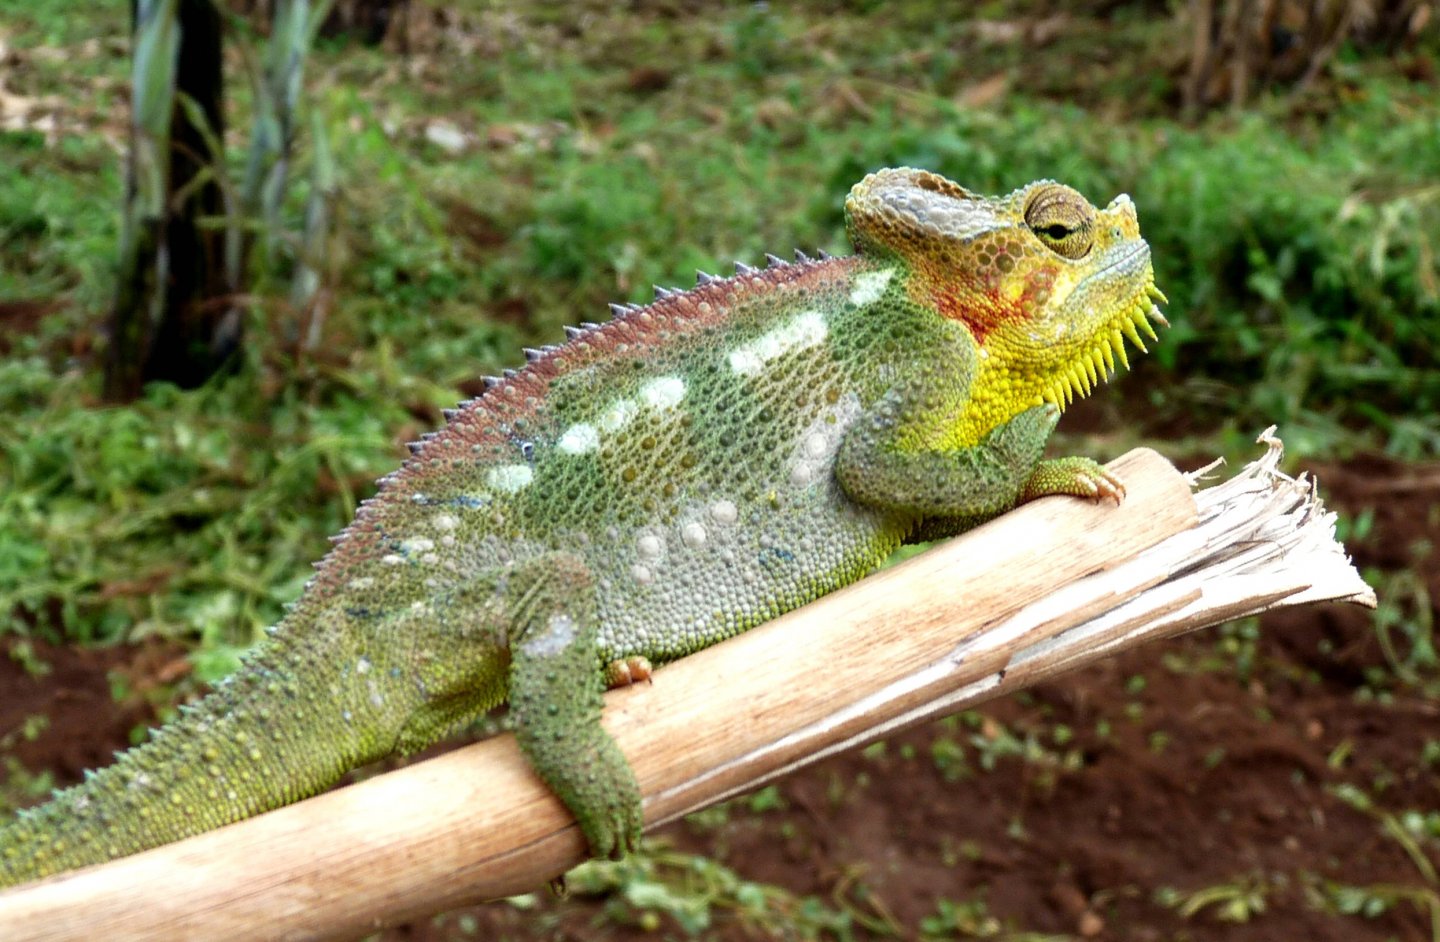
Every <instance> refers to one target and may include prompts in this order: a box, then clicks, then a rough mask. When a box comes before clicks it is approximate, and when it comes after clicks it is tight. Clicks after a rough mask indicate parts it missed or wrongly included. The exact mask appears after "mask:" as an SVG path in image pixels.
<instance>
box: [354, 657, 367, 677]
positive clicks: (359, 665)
mask: <svg viewBox="0 0 1440 942" xmlns="http://www.w3.org/2000/svg"><path fill="white" fill-rule="evenodd" d="M355 673H357V674H368V673H370V659H369V658H368V657H362V658H360V659H359V660H358V661H356V662H355Z"/></svg>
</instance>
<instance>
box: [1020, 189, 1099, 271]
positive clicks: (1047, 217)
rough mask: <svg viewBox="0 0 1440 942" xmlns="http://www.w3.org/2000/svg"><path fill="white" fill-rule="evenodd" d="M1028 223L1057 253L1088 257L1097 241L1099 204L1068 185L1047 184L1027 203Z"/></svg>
mask: <svg viewBox="0 0 1440 942" xmlns="http://www.w3.org/2000/svg"><path fill="white" fill-rule="evenodd" d="M1025 225H1026V226H1027V227H1029V229H1030V231H1031V232H1033V233H1035V235H1036V237H1038V238H1039V239H1040V241H1041V242H1043V243H1045V245H1046V246H1047V247H1048V248H1049V249H1050V250H1051V251H1053V252H1054V253H1055V254H1057V255H1060V256H1063V257H1065V258H1071V259H1077V258H1084V257H1085V256H1086V255H1088V254H1089V252H1090V247H1091V246H1092V245H1093V244H1094V242H1095V234H1094V227H1095V207H1093V206H1091V205H1090V202H1089V201H1088V200H1086V199H1085V197H1083V196H1081V195H1080V194H1079V193H1076V192H1075V191H1074V190H1072V189H1070V188H1069V187H1068V186H1061V185H1060V184H1058V183H1051V184H1047V185H1045V186H1041V187H1039V188H1037V189H1036V190H1035V192H1034V193H1033V194H1031V196H1030V199H1029V201H1028V202H1027V203H1026V205H1025Z"/></svg>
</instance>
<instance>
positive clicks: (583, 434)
mask: <svg viewBox="0 0 1440 942" xmlns="http://www.w3.org/2000/svg"><path fill="white" fill-rule="evenodd" d="M556 445H557V447H559V449H560V450H561V451H563V452H565V454H567V455H583V454H586V453H588V452H592V451H594V450H595V449H597V448H599V447H600V433H599V432H598V431H597V430H596V429H595V426H593V425H591V424H589V423H588V422H576V423H575V424H574V425H572V426H570V427H569V428H567V429H566V430H565V432H564V434H563V435H561V436H560V441H558V442H557V443H556Z"/></svg>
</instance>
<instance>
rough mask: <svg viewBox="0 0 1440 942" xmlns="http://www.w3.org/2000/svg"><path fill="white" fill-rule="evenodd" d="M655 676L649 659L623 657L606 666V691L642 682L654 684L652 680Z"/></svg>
mask: <svg viewBox="0 0 1440 942" xmlns="http://www.w3.org/2000/svg"><path fill="white" fill-rule="evenodd" d="M653 674H654V668H653V667H651V666H650V659H649V658H647V657H639V656H636V657H622V658H620V659H619V660H615V661H611V662H610V663H609V664H607V665H606V666H605V689H606V690H614V689H615V688H617V687H628V686H630V685H631V684H638V683H640V682H642V681H644V682H647V683H652V684H653V683H654V682H655V681H654V680H653V678H652V675H653Z"/></svg>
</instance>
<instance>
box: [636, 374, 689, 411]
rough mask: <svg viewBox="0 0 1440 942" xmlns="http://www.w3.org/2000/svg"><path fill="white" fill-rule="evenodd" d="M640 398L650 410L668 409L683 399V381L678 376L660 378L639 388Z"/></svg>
mask: <svg viewBox="0 0 1440 942" xmlns="http://www.w3.org/2000/svg"><path fill="white" fill-rule="evenodd" d="M640 398H641V399H643V400H644V401H645V404H646V405H647V406H649V407H650V408H652V409H669V408H671V407H673V406H677V405H679V404H680V400H681V399H684V398H685V381H684V380H683V379H681V378H680V377H678V376H661V377H660V378H659V379H652V380H650V382H648V383H646V384H645V385H644V386H641V387H640Z"/></svg>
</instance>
